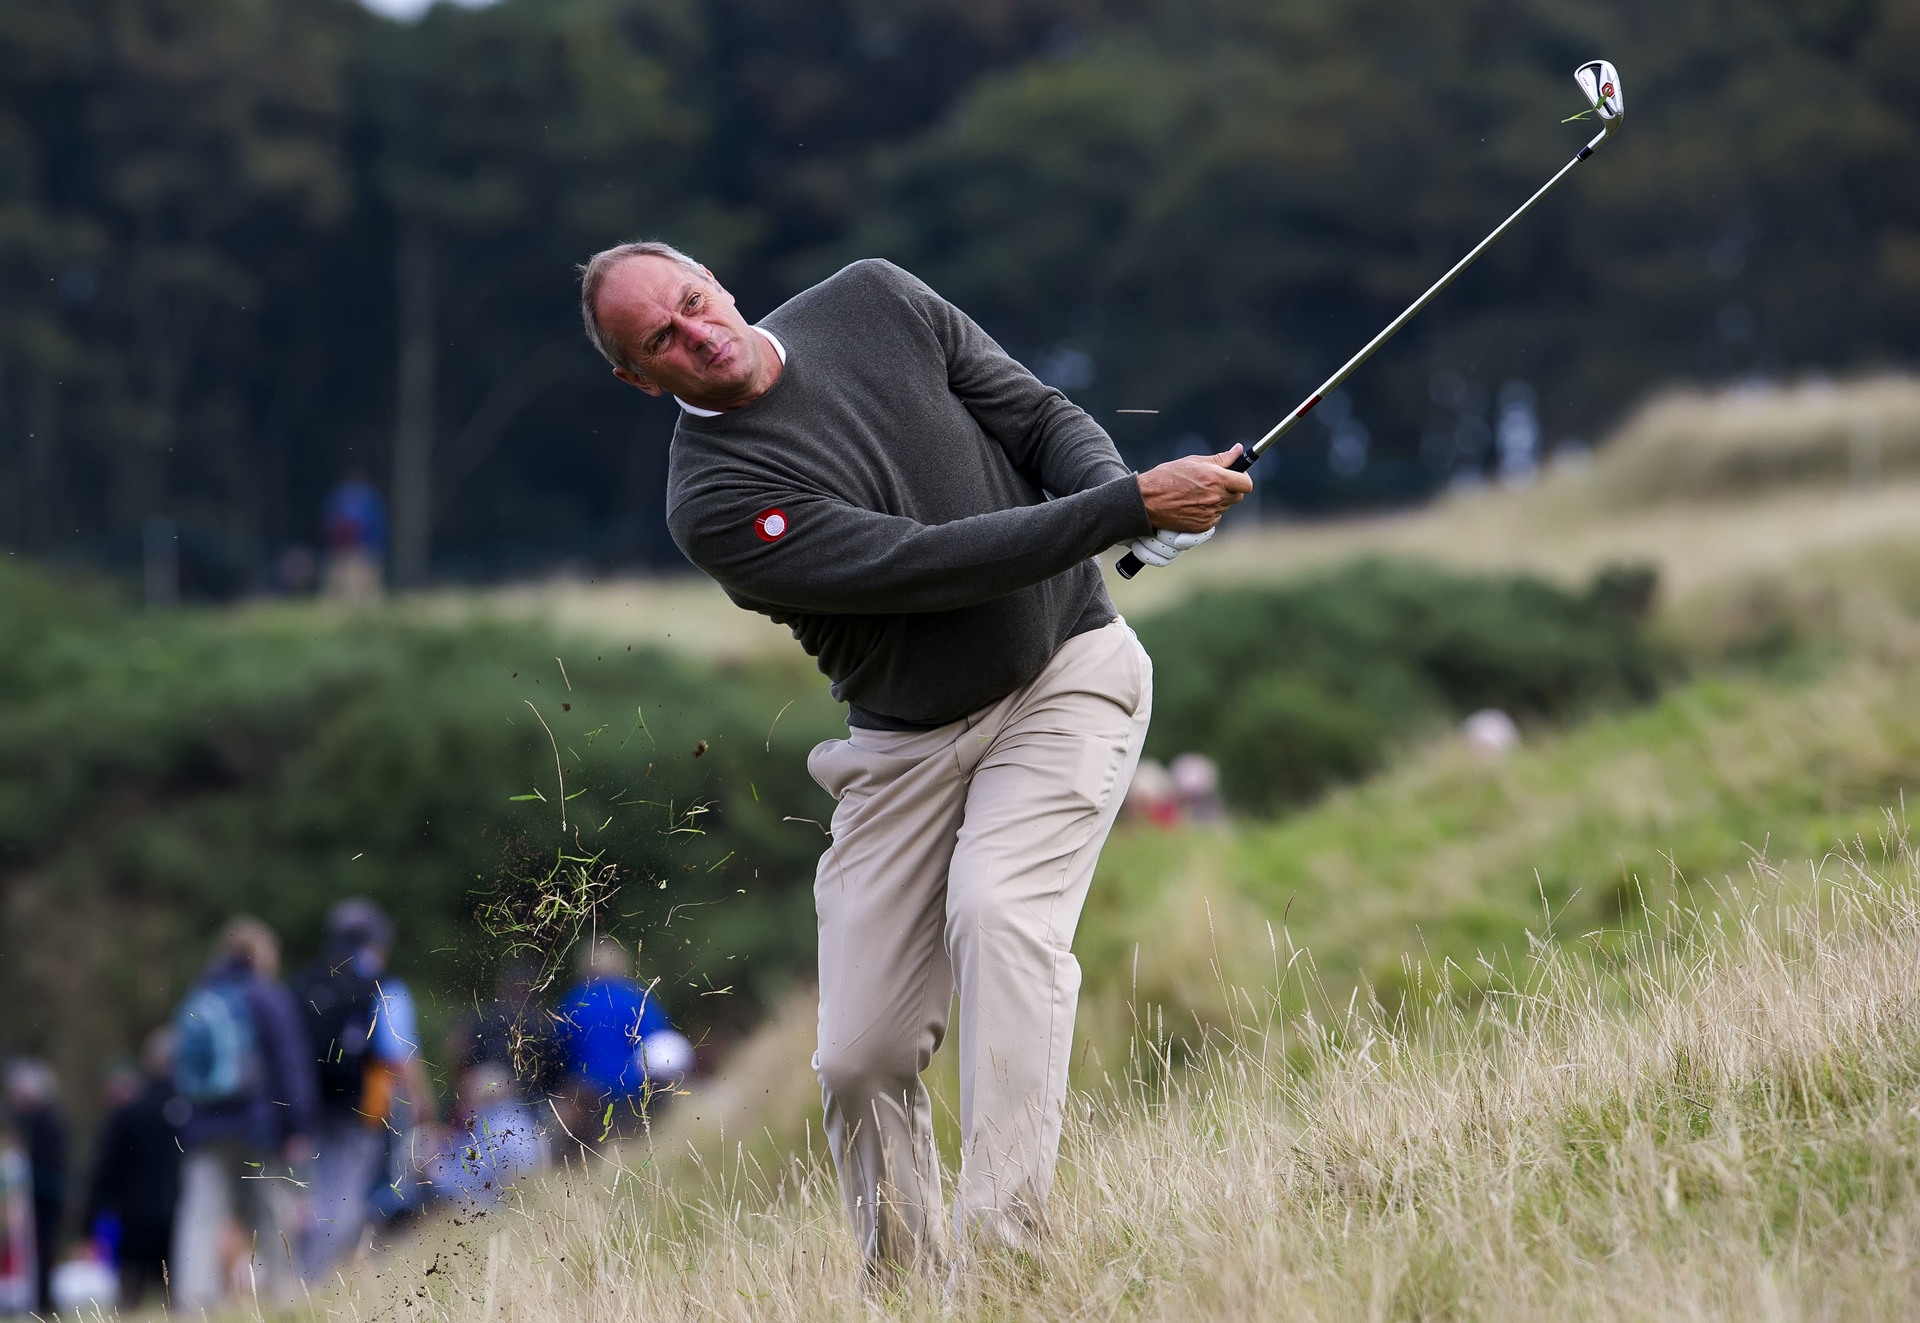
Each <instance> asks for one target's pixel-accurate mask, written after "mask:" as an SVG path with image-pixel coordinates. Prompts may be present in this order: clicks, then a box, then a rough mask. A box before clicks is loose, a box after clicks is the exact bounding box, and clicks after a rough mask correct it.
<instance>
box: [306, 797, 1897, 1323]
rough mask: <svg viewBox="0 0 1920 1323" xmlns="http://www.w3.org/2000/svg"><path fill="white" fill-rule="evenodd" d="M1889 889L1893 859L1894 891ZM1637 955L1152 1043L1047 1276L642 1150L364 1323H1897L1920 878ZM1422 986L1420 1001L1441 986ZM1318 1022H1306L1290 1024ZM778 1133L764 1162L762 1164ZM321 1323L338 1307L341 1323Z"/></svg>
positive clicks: (805, 1188) (1740, 894)
mask: <svg viewBox="0 0 1920 1323" xmlns="http://www.w3.org/2000/svg"><path fill="white" fill-rule="evenodd" d="M1869 857H1877V858H1885V859H1888V860H1890V862H1888V863H1886V864H1882V865H1872V864H1868V863H1866V862H1864V861H1865V860H1866V859H1868V858H1869ZM1749 871H1750V877H1749V879H1748V880H1747V881H1745V882H1744V883H1742V884H1741V885H1740V886H1738V887H1735V886H1734V885H1732V884H1724V885H1723V886H1722V887H1721V888H1719V889H1718V892H1717V894H1715V895H1714V896H1712V897H1711V900H1712V902H1713V903H1712V905H1711V906H1710V907H1704V908H1699V909H1693V910H1689V909H1686V908H1683V907H1680V906H1674V907H1671V908H1668V909H1666V910H1664V911H1662V912H1661V913H1660V914H1659V915H1658V916H1657V917H1655V918H1651V919H1649V920H1647V921H1646V922H1645V924H1644V925H1643V926H1641V927H1640V928H1639V929H1638V930H1637V931H1636V933H1635V935H1634V936H1633V938H1632V940H1630V941H1629V942H1627V943H1625V944H1624V945H1618V944H1610V945H1608V946H1607V947H1604V948H1603V947H1602V946H1600V945H1598V944H1593V943H1589V942H1586V941H1584V940H1583V939H1582V938H1581V937H1580V936H1579V935H1577V934H1557V935H1551V934H1552V925H1551V923H1550V921H1549V920H1548V918H1547V916H1543V919H1542V923H1541V925H1540V929H1541V932H1542V933H1543V934H1548V935H1543V936H1541V937H1540V938H1538V939H1537V941H1536V943H1535V945H1534V948H1533V950H1532V952H1531V954H1530V955H1528V956H1527V957H1525V958H1523V959H1521V960H1519V961H1518V962H1517V963H1516V965H1515V966H1514V967H1513V968H1512V969H1496V968H1494V967H1492V966H1485V965H1483V966H1482V967H1480V968H1479V969H1478V970H1477V971H1474V973H1475V975H1476V977H1477V979H1478V981H1479V982H1480V984H1481V985H1482V987H1483V989H1484V993H1483V995H1482V996H1480V997H1479V998H1477V999H1475V1000H1474V1001H1473V1002H1472V1003H1471V1004H1470V1005H1463V1004H1462V1003H1461V1002H1460V1001H1459V1000H1458V999H1455V998H1450V997H1436V998H1431V999H1422V998H1419V997H1417V996H1416V997H1414V998H1411V999H1409V1001H1407V1002H1406V1003H1403V1005H1407V1006H1412V1007H1414V1008H1415V1009H1413V1010H1411V1011H1408V1012H1404V1013H1403V1015H1402V1017H1401V1018H1399V1019H1389V1018H1388V1017H1386V1016H1385V1015H1384V1014H1383V1013H1381V1012H1380V1011H1378V1010H1377V1009H1376V1008H1372V1007H1370V1006H1368V1005H1367V1004H1366V1003H1365V1001H1364V999H1362V998H1360V997H1355V998H1353V999H1352V1000H1351V1001H1349V1002H1347V1003H1344V1004H1336V1005H1327V1004H1326V1003H1325V1002H1324V1000H1322V1001H1321V1002H1320V1003H1319V1009H1318V1010H1317V1011H1316V1012H1313V1013H1309V1014H1305V1015H1295V1016H1292V1017H1290V1018H1281V1017H1279V1016H1278V1015H1276V1014H1275V1013H1274V1011H1273V1008H1274V1007H1275V1006H1276V1005H1279V1004H1281V1000H1280V999H1279V998H1278V997H1277V996H1276V995H1275V994H1276V992H1277V991H1278V990H1279V989H1280V988H1281V986H1282V985H1289V986H1291V987H1293V988H1294V990H1295V991H1298V990H1299V989H1300V988H1302V987H1304V988H1305V989H1306V990H1308V991H1309V992H1311V990H1312V989H1313V987H1314V976H1313V973H1312V960H1311V956H1310V955H1309V954H1308V953H1307V952H1305V951H1301V950H1297V949H1292V948H1291V947H1290V945H1289V942H1288V940H1287V937H1286V935H1285V934H1284V933H1277V934H1276V935H1275V939H1274V943H1273V956H1274V981H1273V986H1272V987H1270V988H1268V989H1266V990H1264V991H1262V990H1253V989H1231V990H1226V989H1223V994H1224V995H1227V996H1229V997H1230V999H1231V1000H1232V1002H1233V1003H1234V1004H1235V1005H1237V1006H1238V1008H1239V1013H1238V1015H1237V1017H1236V1019H1235V1020H1234V1022H1233V1023H1232V1024H1231V1025H1230V1026H1229V1027H1228V1028H1226V1029H1224V1030H1221V1031H1218V1032H1216V1033H1214V1034H1213V1035H1211V1036H1210V1038H1209V1040H1208V1041H1207V1042H1205V1043H1204V1044H1201V1045H1196V1046H1194V1047H1193V1048H1192V1049H1191V1050H1189V1051H1187V1052H1186V1053H1185V1054H1184V1056H1185V1061H1184V1064H1183V1063H1182V1057H1183V1052H1182V1050H1181V1049H1180V1048H1179V1047H1178V1046H1177V1045H1176V1044H1174V1043H1173V1041H1172V1036H1171V1035H1170V1034H1168V1033H1166V1032H1165V1031H1164V1028H1163V1027H1162V1026H1161V1025H1160V1024H1159V1023H1158V1022H1157V1019H1156V1017H1154V1016H1153V1015H1152V1013H1151V1012H1150V1011H1147V1012H1145V1013H1144V1014H1143V1018H1142V1022H1141V1023H1142V1036H1141V1038H1140V1040H1139V1043H1140V1047H1139V1049H1138V1051H1137V1053H1136V1056H1135V1058H1134V1060H1133V1061H1132V1063H1131V1066H1130V1068H1129V1069H1128V1070H1126V1071H1124V1072H1123V1071H1120V1070H1118V1069H1116V1070H1114V1071H1113V1072H1112V1074H1113V1075H1114V1076H1115V1077H1116V1078H1114V1079H1113V1080H1111V1081H1110V1082H1109V1083H1108V1084H1106V1085H1103V1086H1102V1087H1100V1088H1097V1089H1095V1090H1094V1091H1092V1092H1090V1093H1085V1094H1077V1095H1075V1097H1074V1100H1073V1105H1072V1116H1071V1120H1070V1124H1069V1126H1068V1132H1067V1136H1066V1141H1065V1145H1064V1150H1063V1153H1062V1160H1061V1179H1060V1184H1059V1187H1058V1189H1057V1191H1056V1195H1055V1199H1054V1205H1053V1210H1052V1216H1053V1223H1054V1233H1053V1237H1052V1241H1051V1244H1050V1248H1049V1249H1048V1250H1047V1251H1046V1252H1045V1253H1044V1254H1042V1255H1039V1256H1035V1257H1032V1258H993V1257H989V1258H987V1259H985V1260H983V1261H980V1262H977V1263H976V1264H975V1265H974V1266H973V1268H972V1270H971V1271H970V1272H969V1273H967V1274H966V1275H965V1276H964V1277H963V1278H962V1280H961V1281H960V1283H959V1286H958V1288H957V1289H956V1290H955V1291H954V1292H952V1294H951V1295H946V1294H945V1293H943V1292H942V1290H941V1289H939V1287H938V1286H937V1285H934V1284H930V1285H927V1286H924V1287H909V1288H906V1289H901V1290H898V1291H895V1292H893V1293H891V1294H883V1295H877V1296H876V1295H874V1294H873V1293H871V1292H868V1291H865V1290H863V1287H862V1283H861V1277H860V1272H859V1269H858V1267H857V1265H856V1263H855V1260H854V1257H853V1254H852V1249H851V1244H850V1241H849V1238H848V1236H847V1233H846V1230H845V1228H844V1226H843V1223H842V1217H841V1213H840V1210H839V1205H838V1198H837V1195H836V1193H835V1191H834V1188H833V1183H832V1177H831V1172H830V1170H829V1168H828V1166H827V1164H826V1162H825V1161H824V1159H823V1156H822V1154H821V1151H820V1145H819V1141H818V1134H817V1132H813V1134H812V1141H811V1145H810V1146H809V1144H808V1143H807V1142H805V1141H804V1140H803V1142H802V1144H801V1145H800V1147H799V1149H798V1151H797V1152H796V1153H794V1154H793V1155H792V1156H790V1157H789V1158H787V1159H786V1160H784V1161H780V1162H771V1163H766V1162H757V1161H755V1160H754V1159H753V1158H752V1157H751V1156H749V1149H748V1147H747V1146H746V1144H745V1143H744V1142H742V1144H741V1145H740V1146H739V1147H737V1148H732V1149H730V1150H725V1151H728V1152H731V1153H733V1154H736V1155H738V1156H737V1157H733V1158H729V1159H728V1160H725V1161H721V1162H717V1163H716V1162H713V1161H712V1160H711V1159H709V1160H708V1161H707V1163H706V1165H704V1166H699V1167H696V1168H695V1169H694V1170H693V1173H692V1175H691V1177H689V1175H688V1173H687V1170H686V1169H685V1168H686V1165H687V1164H689V1163H691V1161H692V1160H691V1159H685V1158H682V1157H680V1156H679V1155H678V1154H675V1153H671V1152H667V1151H664V1150H663V1149H662V1148H659V1147H655V1148H652V1149H649V1148H648V1147H647V1146H645V1145H638V1146H630V1147H629V1148H628V1149H627V1150H626V1151H625V1152H624V1153H623V1154H621V1155H620V1157H619V1158H618V1160H617V1161H613V1162H609V1163H606V1164H604V1165H595V1166H593V1167H591V1168H589V1169H586V1170H575V1171H573V1172H571V1173H569V1174H566V1175H561V1176H556V1177H553V1178H550V1179H548V1180H546V1181H545V1182H543V1183H541V1184H539V1185H536V1186H534V1187H531V1188H528V1189H526V1190H524V1191H523V1192H522V1193H521V1195H520V1200H519V1203H518V1204H517V1206H514V1207H512V1208H509V1209H508V1210H505V1211H502V1212H498V1213H495V1214H493V1215H491V1216H490V1217H489V1218H487V1219H484V1220H482V1221H480V1222H477V1223H470V1224H466V1225H460V1226H454V1225H452V1224H447V1225H444V1226H442V1227H441V1228H440V1229H439V1230H438V1232H437V1235H438V1236H440V1237H441V1238H442V1239H441V1241H440V1243H438V1244H431V1243H426V1242H416V1243H415V1244H414V1245H413V1246H412V1247H411V1248H410V1249H409V1250H408V1251H407V1253H406V1254H405V1256H404V1257H405V1260H406V1261H405V1262H404V1263H397V1262H391V1261H389V1262H388V1263H387V1264H385V1265H384V1266H383V1267H382V1268H381V1270H380V1271H378V1272H377V1273H373V1272H370V1273H369V1274H368V1275H367V1276H366V1277H364V1278H362V1279H360V1280H358V1281H356V1282H354V1283H352V1284H351V1285H350V1288H349V1289H348V1290H347V1291H346V1292H345V1293H344V1294H342V1295H339V1296H338V1297H336V1298H334V1299H332V1300H330V1301H329V1302H327V1303H326V1305H325V1306H324V1309H322V1310H321V1312H325V1313H327V1314H328V1315H329V1316H339V1317H345V1318H366V1319H372V1318H375V1317H383V1318H385V1317H404V1318H418V1319H449V1320H452V1319H460V1320H472V1319H484V1320H502V1321H509V1320H510V1321H513V1323H547V1320H553V1319H560V1318H566V1319H583V1320H600V1319H606V1320H614V1319H619V1320H628V1319H633V1318H647V1319H661V1318H696V1317H698V1318H708V1317H722V1318H732V1319H816V1318H819V1319H824V1318H838V1317H851V1316H867V1315H870V1314H878V1315H883V1316H899V1317H920V1316H928V1317H933V1316H943V1317H960V1318H1048V1319H1054V1318H1110V1317H1181V1318H1188V1317H1208V1318H1262V1317H1272V1318H1340V1319H1345V1318H1428V1317H1489V1318H1536V1317H1552V1318H1555V1319H1564V1318H1616V1317H1657V1318H1695V1317H1699V1318H1723V1317H1728V1316H1733V1315H1741V1314H1745V1315H1752V1316H1755V1317H1814V1318H1829V1317H1830V1318H1849V1319H1852V1318H1871V1317H1894V1316H1905V1315H1909V1314H1911V1313H1912V1312H1913V1311H1914V1309H1915V1308H1916V1307H1920V1199H1917V1198H1916V1188H1917V1185H1920V1182H1917V1181H1916V1175H1917V1174H1920V1107H1916V1096H1915V1090H1916V1084H1920V857H1917V856H1916V852H1915V850H1914V849H1913V848H1912V847H1911V846H1909V845H1908V843H1907V842H1906V840H1905V838H1904V835H1903V834H1902V833H1901V831H1900V829H1899V828H1898V826H1897V824H1895V823H1894V822H1893V821H1892V820H1891V819H1890V821H1889V827H1888V838H1887V839H1886V840H1884V841H1882V842H1879V843H1877V844H1876V846H1875V847H1874V848H1871V849H1868V848H1864V847H1863V848H1862V849H1861V850H1859V851H1858V852H1852V853H1849V854H1845V855H1836V856H1833V857H1829V858H1828V859H1826V860H1824V861H1821V862H1819V863H1817V864H1802V865H1800V866H1799V867H1798V868H1795V869H1787V868H1784V867H1781V866H1777V865H1773V864H1768V863H1765V862H1756V863H1755V864H1754V865H1753V867H1752V868H1751V869H1750V870H1749ZM1414 982H1415V986H1416V987H1418V986H1420V980H1419V979H1417V978H1416V979H1415V980H1414ZM1293 1004H1296V1005H1297V1004H1298V998H1297V997H1295V998H1294V999H1293ZM746 1138H747V1137H744V1136H743V1137H741V1139H742V1141H744V1140H745V1139H746ZM316 1308H319V1307H318V1306H316Z"/></svg>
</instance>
